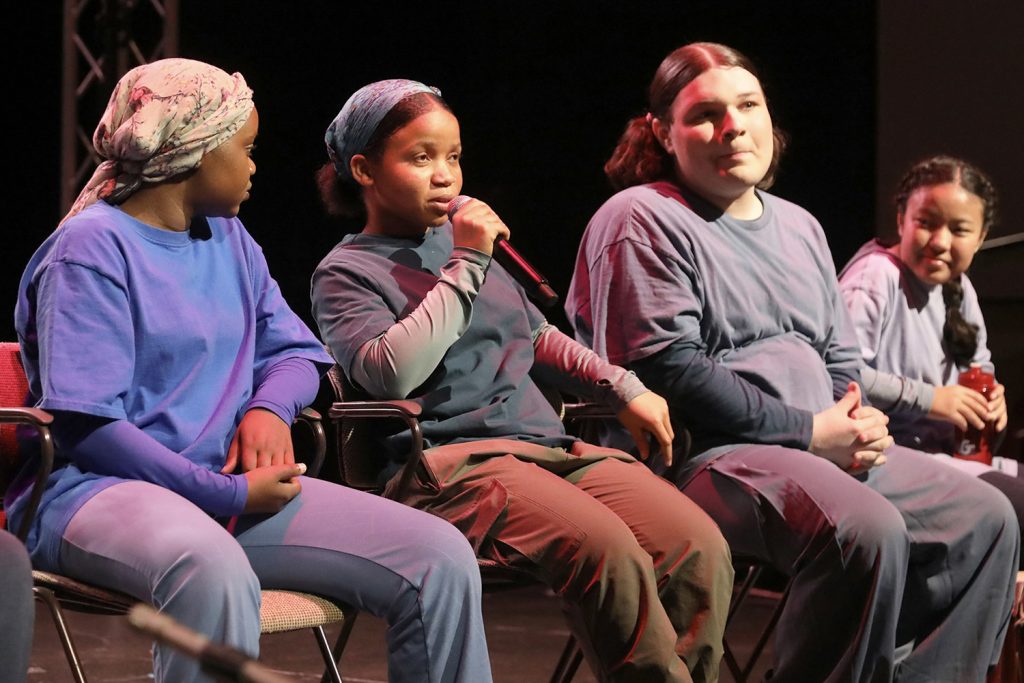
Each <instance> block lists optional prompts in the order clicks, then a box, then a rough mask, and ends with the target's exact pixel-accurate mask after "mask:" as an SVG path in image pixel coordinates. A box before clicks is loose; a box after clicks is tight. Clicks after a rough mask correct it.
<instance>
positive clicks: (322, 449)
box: [292, 408, 327, 477]
mask: <svg viewBox="0 0 1024 683" xmlns="http://www.w3.org/2000/svg"><path fill="white" fill-rule="evenodd" d="M299 429H302V430H304V431H305V432H307V433H308V439H309V440H308V442H306V441H303V440H299V444H300V445H301V446H302V448H301V449H299V448H296V460H297V461H299V462H303V463H306V475H307V476H310V477H318V476H320V470H321V469H322V468H323V466H324V458H325V457H326V455H327V435H326V434H324V425H323V420H322V419H321V417H320V413H318V412H316V411H315V410H313V409H312V408H304V409H303V410H302V412H300V413H299V414H298V415H296V416H295V422H293V423H292V440H293V442H294V441H295V437H296V436H298V433H299ZM300 450H301V453H300Z"/></svg>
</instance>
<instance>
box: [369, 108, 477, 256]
mask: <svg viewBox="0 0 1024 683" xmlns="http://www.w3.org/2000/svg"><path fill="white" fill-rule="evenodd" d="M461 155H462V141H461V138H460V136H459V122H458V120H457V119H456V118H455V117H454V116H453V115H452V113H451V112H449V111H447V110H445V109H442V108H441V107H437V108H434V109H431V110H430V111H428V112H426V113H424V114H421V115H420V116H418V117H416V118H415V119H413V120H412V121H410V122H409V123H407V124H406V125H405V126H403V127H402V128H399V129H398V130H397V131H396V132H395V133H394V134H393V135H392V136H391V137H390V138H389V139H388V141H387V143H386V144H385V146H384V150H383V152H382V153H381V155H380V158H378V159H369V158H367V157H364V156H362V155H358V154H357V155H355V156H354V157H353V158H352V162H353V163H352V171H353V176H354V177H355V179H356V181H357V182H358V183H359V184H360V185H362V188H363V200H364V201H365V202H366V209H367V219H368V220H367V225H366V228H365V231H366V232H376V233H383V234H387V235H395V236H419V235H422V234H423V232H424V231H425V230H426V229H427V228H428V227H431V226H435V227H436V226H439V225H443V224H444V222H445V221H446V220H448V202H450V201H451V200H452V199H454V198H455V197H456V196H457V195H458V194H459V191H460V190H461V189H462V167H461V166H460V165H459V163H460V162H459V160H460V157H461Z"/></svg>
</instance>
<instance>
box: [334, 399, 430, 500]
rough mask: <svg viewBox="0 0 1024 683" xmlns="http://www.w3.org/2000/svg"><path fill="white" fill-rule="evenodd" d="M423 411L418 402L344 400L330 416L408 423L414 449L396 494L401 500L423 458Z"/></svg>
mask: <svg viewBox="0 0 1024 683" xmlns="http://www.w3.org/2000/svg"><path fill="white" fill-rule="evenodd" d="M422 412H423V411H422V409H421V407H420V405H419V404H418V403H416V402H415V401H399V400H396V401H341V402H338V403H334V404H332V405H331V407H330V408H329V409H328V411H327V415H328V417H329V418H330V419H331V421H333V422H337V421H339V420H341V419H343V418H349V419H373V418H376V419H379V418H391V419H397V420H402V421H403V422H405V424H406V426H407V427H408V428H409V432H410V434H411V437H412V438H411V448H410V451H409V458H408V459H407V460H406V461H405V464H404V465H402V469H401V470H400V475H399V479H398V487H397V488H396V489H395V490H394V493H393V494H392V495H393V497H394V498H395V499H396V500H400V499H401V498H402V497H403V496H404V495H405V492H406V490H407V489H408V488H409V484H410V482H412V477H413V475H414V474H415V473H416V468H417V467H419V465H420V462H421V461H422V460H423V432H422V431H421V430H420V421H419V416H420V414H421V413H422Z"/></svg>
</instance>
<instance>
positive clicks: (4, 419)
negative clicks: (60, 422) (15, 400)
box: [0, 408, 53, 427]
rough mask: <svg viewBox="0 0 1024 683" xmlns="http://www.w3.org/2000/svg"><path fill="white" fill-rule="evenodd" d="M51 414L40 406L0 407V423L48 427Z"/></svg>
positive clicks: (51, 419)
mask: <svg viewBox="0 0 1024 683" xmlns="http://www.w3.org/2000/svg"><path fill="white" fill-rule="evenodd" d="M52 423H53V415H50V414H49V413H48V412H46V411H45V410H42V409H41V408H0V424H26V425H32V426H34V427H48V426H49V425H50V424H52Z"/></svg>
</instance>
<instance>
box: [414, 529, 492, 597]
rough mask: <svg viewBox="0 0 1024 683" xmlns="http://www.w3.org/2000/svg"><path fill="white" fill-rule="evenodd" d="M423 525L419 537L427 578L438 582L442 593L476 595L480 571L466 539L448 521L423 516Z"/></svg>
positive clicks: (478, 592) (479, 590)
mask: <svg viewBox="0 0 1024 683" xmlns="http://www.w3.org/2000/svg"><path fill="white" fill-rule="evenodd" d="M425 517H426V518H427V519H426V520H425V522H426V526H427V527H428V528H426V529H423V534H422V536H421V537H422V538H423V540H424V541H425V544H424V545H425V547H427V548H429V557H426V558H424V561H425V563H426V564H427V565H429V566H430V568H431V571H430V574H431V575H436V576H438V577H439V579H440V583H441V584H443V586H444V588H445V590H446V591H453V590H456V591H458V592H461V593H465V594H470V595H476V596H479V595H480V592H481V589H480V568H479V565H478V563H477V558H476V555H475V554H474V552H473V548H472V546H470V544H469V541H467V540H466V537H465V536H463V535H462V533H461V532H460V531H459V530H458V529H456V528H455V527H454V526H452V525H451V524H449V523H448V522H446V521H444V520H442V519H440V518H437V517H434V516H432V515H425Z"/></svg>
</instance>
